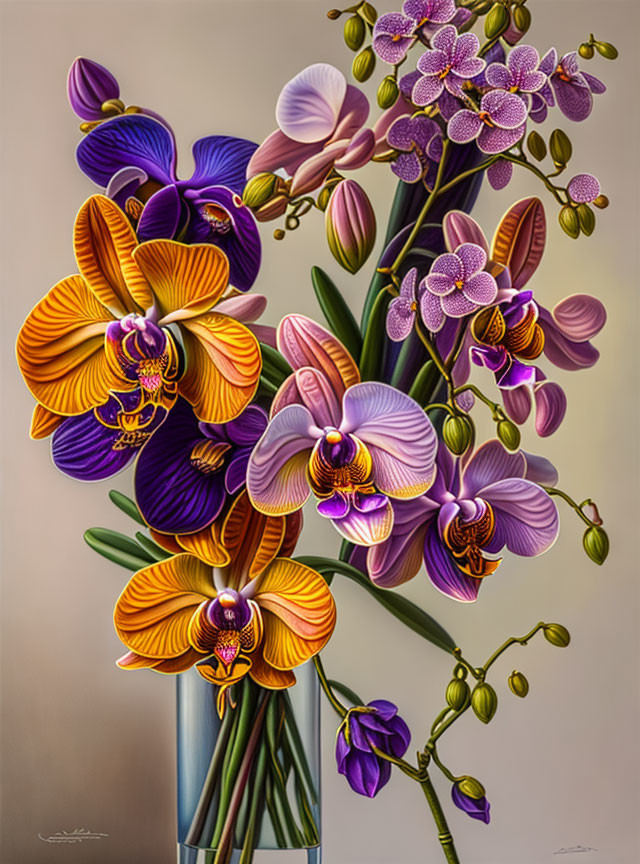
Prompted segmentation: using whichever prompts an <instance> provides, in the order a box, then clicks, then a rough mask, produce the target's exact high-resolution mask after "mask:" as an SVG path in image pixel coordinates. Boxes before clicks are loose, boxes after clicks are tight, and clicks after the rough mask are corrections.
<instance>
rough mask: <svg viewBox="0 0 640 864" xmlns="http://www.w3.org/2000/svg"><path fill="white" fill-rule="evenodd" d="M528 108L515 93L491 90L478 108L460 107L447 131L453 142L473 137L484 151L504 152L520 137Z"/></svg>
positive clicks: (465, 141)
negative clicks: (477, 109)
mask: <svg viewBox="0 0 640 864" xmlns="http://www.w3.org/2000/svg"><path fill="white" fill-rule="evenodd" d="M526 120H527V109H526V108H525V105H524V102H523V101H522V99H521V98H520V97H519V96H516V94H515V93H508V92H507V91H506V90H490V91H489V93H485V94H484V96H483V97H482V99H481V100H480V110H479V111H471V110H469V109H468V108H463V109H462V110H460V111H458V112H457V113H456V114H454V115H453V117H452V118H451V120H449V125H448V126H447V134H448V135H449V138H450V139H451V140H452V141H455V143H456V144H468V143H469V142H470V141H475V142H476V144H477V145H478V149H479V150H481V151H482V152H483V153H488V154H492V153H503V152H504V151H505V150H508V149H509V148H510V147H513V145H514V144H517V142H518V141H519V140H520V139H521V138H522V136H523V135H524V132H525V128H526Z"/></svg>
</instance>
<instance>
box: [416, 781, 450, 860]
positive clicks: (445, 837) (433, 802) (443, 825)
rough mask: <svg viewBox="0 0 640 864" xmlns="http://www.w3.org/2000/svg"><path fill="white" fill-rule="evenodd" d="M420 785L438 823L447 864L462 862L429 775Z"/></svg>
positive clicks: (437, 826)
mask: <svg viewBox="0 0 640 864" xmlns="http://www.w3.org/2000/svg"><path fill="white" fill-rule="evenodd" d="M420 785H421V786H422V791H423V792H424V795H425V798H426V799H427V803H428V804H429V809H430V810H431V814H432V816H433V821H434V822H435V823H436V828H437V829H438V840H439V841H440V845H441V846H442V851H443V852H444V857H445V859H446V860H447V864H460V859H459V858H458V853H457V852H456V847H455V845H454V842H453V837H452V836H451V832H450V831H449V825H448V824H447V820H446V818H445V815H444V811H443V809H442V806H441V805H440V800H439V798H438V796H437V794H436V790H435V789H434V788H433V783H432V782H431V778H430V777H429V776H427V777H425V778H424V780H422V781H421V783H420Z"/></svg>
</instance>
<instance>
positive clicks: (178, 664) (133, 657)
mask: <svg viewBox="0 0 640 864" xmlns="http://www.w3.org/2000/svg"><path fill="white" fill-rule="evenodd" d="M201 658H202V654H201V653H200V652H199V651H196V650H195V648H189V649H188V650H187V651H185V652H184V654H179V655H178V656H177V657H174V658H172V659H170V660H155V659H152V658H151V657H143V656H142V655H141V654H136V653H135V652H134V651H129V652H128V653H127V654H125V655H124V656H123V657H120V659H119V660H117V661H116V665H118V666H119V667H120V668H121V669H126V670H129V669H153V671H154V672H162V673H164V674H165V675H175V674H176V673H178V672H186V670H187V669H190V668H191V667H192V666H193V665H194V663H197V662H198V660H200V659H201Z"/></svg>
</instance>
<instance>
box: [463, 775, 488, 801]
mask: <svg viewBox="0 0 640 864" xmlns="http://www.w3.org/2000/svg"><path fill="white" fill-rule="evenodd" d="M458 789H459V790H460V791H461V792H462V794H463V795H468V796H469V798H476V799H478V798H484V796H485V791H484V786H483V785H482V783H481V782H480V781H479V780H476V778H475V777H469V775H468V774H467V776H466V777H463V778H462V780H458Z"/></svg>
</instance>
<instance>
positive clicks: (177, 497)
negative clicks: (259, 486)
mask: <svg viewBox="0 0 640 864" xmlns="http://www.w3.org/2000/svg"><path fill="white" fill-rule="evenodd" d="M266 427H267V415H266V413H265V411H263V410H262V408H260V407H259V406H257V405H249V407H248V408H246V409H245V410H244V411H243V412H242V414H241V415H240V416H239V417H237V418H236V419H235V420H231V421H230V422H229V423H223V424H213V423H202V422H199V421H198V419H197V417H196V416H195V414H194V413H193V410H192V408H191V406H190V405H189V404H188V403H187V402H186V400H184V399H182V398H179V399H178V401H177V403H176V405H175V407H174V408H173V410H172V411H171V413H170V415H169V417H168V418H167V420H166V424H163V426H162V427H161V429H159V430H158V432H157V433H156V434H155V435H154V436H153V437H152V438H151V440H150V441H149V443H148V445H147V446H146V447H145V448H144V450H143V451H142V453H141V454H140V458H139V460H138V463H137V465H136V476H135V490H136V500H137V502H138V506H139V507H140V512H141V513H142V515H143V516H144V518H145V520H146V521H147V523H148V524H149V525H150V526H151V527H152V528H154V529H155V530H157V531H161V532H163V533H166V534H190V533H193V532H195V531H199V530H201V529H202V528H206V526H207V525H210V524H211V522H213V520H214V519H215V518H216V516H218V514H219V513H220V511H221V509H222V507H223V505H224V502H225V499H226V496H227V495H235V494H236V492H238V491H239V490H240V489H241V488H242V487H243V486H244V484H245V482H246V475H247V464H248V462H249V456H250V455H251V451H252V449H253V446H254V445H255V443H256V442H257V441H258V439H259V438H260V437H261V435H262V433H263V432H264V430H265V429H266ZM159 433H162V434H159Z"/></svg>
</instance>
